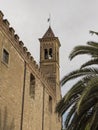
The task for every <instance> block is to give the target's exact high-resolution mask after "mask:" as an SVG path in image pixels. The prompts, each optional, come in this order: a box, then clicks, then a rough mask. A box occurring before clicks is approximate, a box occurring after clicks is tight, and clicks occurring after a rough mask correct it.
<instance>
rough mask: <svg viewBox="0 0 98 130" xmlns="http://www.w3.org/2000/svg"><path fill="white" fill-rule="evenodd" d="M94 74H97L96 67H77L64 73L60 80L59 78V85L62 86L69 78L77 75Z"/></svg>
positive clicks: (74, 77) (97, 69)
mask: <svg viewBox="0 0 98 130" xmlns="http://www.w3.org/2000/svg"><path fill="white" fill-rule="evenodd" d="M94 74H95V75H96V74H98V68H93V67H92V68H84V69H79V70H75V71H72V72H71V73H69V74H67V75H65V76H64V77H63V78H62V80H61V85H62V86H63V85H64V84H65V83H66V82H67V81H69V80H71V79H76V78H78V77H81V76H85V75H94Z"/></svg>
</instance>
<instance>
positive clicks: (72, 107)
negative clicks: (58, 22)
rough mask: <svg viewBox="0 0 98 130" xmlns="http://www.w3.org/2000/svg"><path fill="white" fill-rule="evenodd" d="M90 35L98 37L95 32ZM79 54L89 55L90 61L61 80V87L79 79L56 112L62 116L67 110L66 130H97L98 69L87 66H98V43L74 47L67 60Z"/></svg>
mask: <svg viewBox="0 0 98 130" xmlns="http://www.w3.org/2000/svg"><path fill="white" fill-rule="evenodd" d="M90 33H92V34H93V33H95V34H96V35H98V33H97V32H93V31H90ZM81 54H87V55H90V56H91V59H90V60H89V61H87V62H86V63H85V64H83V65H82V66H81V67H80V69H78V70H75V71H73V72H71V73H69V74H68V75H66V76H64V78H63V79H62V80H61V85H62V86H63V85H64V84H65V83H66V82H67V81H69V80H72V79H76V78H78V77H80V79H79V80H78V81H77V82H76V83H75V84H74V85H73V86H72V88H71V89H70V90H69V92H68V93H67V94H66V95H65V96H64V97H63V98H62V99H61V101H60V102H59V103H58V105H57V107H56V112H58V113H59V114H60V115H63V113H65V112H66V111H67V110H68V109H69V113H68V115H67V117H66V120H65V126H66V128H67V130H97V129H98V123H97V119H98V67H95V66H93V67H89V66H92V65H97V64H98V43H96V42H92V41H91V42H87V45H85V46H76V47H75V48H74V49H73V51H72V52H71V54H70V56H69V58H70V59H71V60H72V59H73V58H74V57H75V56H77V55H81Z"/></svg>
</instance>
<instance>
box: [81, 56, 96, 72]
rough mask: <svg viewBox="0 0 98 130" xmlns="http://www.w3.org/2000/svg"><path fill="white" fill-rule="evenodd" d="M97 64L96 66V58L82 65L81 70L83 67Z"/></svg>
mask: <svg viewBox="0 0 98 130" xmlns="http://www.w3.org/2000/svg"><path fill="white" fill-rule="evenodd" d="M97 64H98V58H96V59H92V60H90V61H87V62H86V63H84V64H83V65H82V66H81V69H82V68H84V67H87V66H91V65H97Z"/></svg>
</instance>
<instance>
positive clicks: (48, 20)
mask: <svg viewBox="0 0 98 130" xmlns="http://www.w3.org/2000/svg"><path fill="white" fill-rule="evenodd" d="M47 22H48V23H49V26H50V27H51V14H50V13H49V18H48V19H47Z"/></svg>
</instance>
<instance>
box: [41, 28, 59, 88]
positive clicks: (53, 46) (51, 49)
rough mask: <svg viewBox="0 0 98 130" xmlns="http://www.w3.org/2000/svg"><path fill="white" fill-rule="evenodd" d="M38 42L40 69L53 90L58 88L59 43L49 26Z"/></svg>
mask: <svg viewBox="0 0 98 130" xmlns="http://www.w3.org/2000/svg"><path fill="white" fill-rule="evenodd" d="M39 41H40V69H41V71H42V72H43V73H44V74H45V76H46V77H47V78H48V79H49V80H50V81H51V83H52V87H53V89H56V86H59V81H60V79H59V47H60V42H59V39H58V37H56V36H55V35H54V33H53V31H52V29H51V27H50V26H49V28H48V30H47V31H46V33H45V34H44V35H43V37H42V38H40V39H39Z"/></svg>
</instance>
